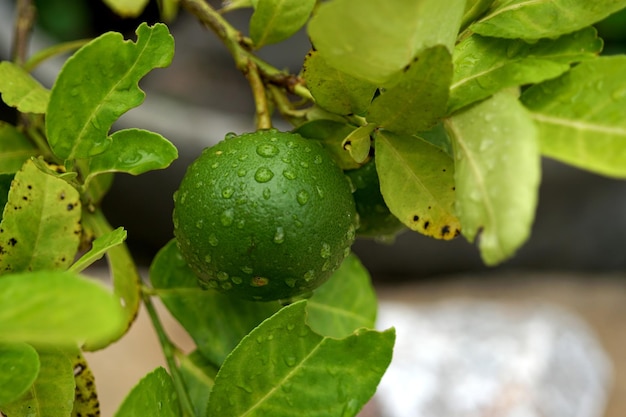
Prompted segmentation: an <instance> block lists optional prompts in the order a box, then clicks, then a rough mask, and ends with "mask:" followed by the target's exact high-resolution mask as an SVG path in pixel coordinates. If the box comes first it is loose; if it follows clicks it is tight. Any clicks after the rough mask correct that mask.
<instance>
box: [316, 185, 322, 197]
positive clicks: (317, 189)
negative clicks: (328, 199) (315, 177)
mask: <svg viewBox="0 0 626 417" xmlns="http://www.w3.org/2000/svg"><path fill="white" fill-rule="evenodd" d="M315 190H316V191H317V195H319V196H320V198H324V190H323V189H322V188H321V187H320V186H319V185H316V186H315Z"/></svg>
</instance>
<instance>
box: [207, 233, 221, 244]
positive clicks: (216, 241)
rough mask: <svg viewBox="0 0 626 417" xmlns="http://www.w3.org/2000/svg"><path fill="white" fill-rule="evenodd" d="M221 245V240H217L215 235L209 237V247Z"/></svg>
mask: <svg viewBox="0 0 626 417" xmlns="http://www.w3.org/2000/svg"><path fill="white" fill-rule="evenodd" d="M219 243H220V241H219V239H218V238H217V236H215V234H214V233H211V234H210V235H209V245H211V246H213V247H215V246H217V245H218V244H219Z"/></svg>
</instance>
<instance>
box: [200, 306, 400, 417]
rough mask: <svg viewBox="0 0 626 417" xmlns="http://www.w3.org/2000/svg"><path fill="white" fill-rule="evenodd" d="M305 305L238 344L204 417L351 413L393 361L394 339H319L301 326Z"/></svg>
mask: <svg viewBox="0 0 626 417" xmlns="http://www.w3.org/2000/svg"><path fill="white" fill-rule="evenodd" d="M305 304H306V301H300V302H296V303H294V304H292V305H289V306H287V307H285V308H283V309H282V310H280V311H279V312H278V313H276V314H275V315H274V316H272V317H271V318H269V319H267V320H266V321H264V322H263V323H262V324H261V325H260V326H259V327H257V328H256V329H254V330H253V331H252V332H251V333H250V334H249V335H248V336H246V337H245V338H244V339H243V340H242V341H241V343H240V344H239V345H238V346H237V348H235V350H234V351H233V353H232V354H231V355H230V356H229V357H228V358H227V359H226V362H224V365H223V366H222V367H221V368H220V371H219V372H218V374H217V378H216V379H215V386H214V387H213V391H212V392H211V397H210V399H209V407H208V413H207V414H208V415H211V416H225V415H227V416H244V415H245V416H248V417H255V416H269V415H271V416H273V417H282V416H285V417H287V416H289V417H291V416H294V415H297V416H300V417H309V416H310V417H313V416H322V415H323V416H340V417H351V416H354V415H356V414H357V412H358V411H359V410H360V409H361V407H362V406H363V404H365V403H366V402H367V400H368V399H369V398H370V397H371V396H372V395H373V394H374V391H375V390H376V386H377V385H378V382H379V381H380V378H381V377H382V375H383V373H384V372H385V370H386V369H387V366H388V365H389V362H390V361H391V354H392V350H393V343H394V340H395V332H394V331H393V329H391V330H387V331H385V332H382V333H381V332H377V331H373V330H369V331H368V330H364V331H360V332H358V333H356V334H354V335H352V336H349V337H347V338H345V339H340V340H337V339H333V338H330V337H323V336H320V335H318V334H316V333H314V332H313V331H311V329H309V327H308V326H307V325H306V324H305V323H304V319H305V308H306V307H305ZM250 364H254V366H250Z"/></svg>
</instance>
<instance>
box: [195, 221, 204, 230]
mask: <svg viewBox="0 0 626 417" xmlns="http://www.w3.org/2000/svg"><path fill="white" fill-rule="evenodd" d="M203 226H204V220H202V219H200V220H198V221H197V222H196V228H197V229H202V227H203Z"/></svg>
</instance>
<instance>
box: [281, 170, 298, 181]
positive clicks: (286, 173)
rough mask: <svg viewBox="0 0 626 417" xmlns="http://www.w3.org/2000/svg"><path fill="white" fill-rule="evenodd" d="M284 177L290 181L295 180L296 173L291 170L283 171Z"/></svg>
mask: <svg viewBox="0 0 626 417" xmlns="http://www.w3.org/2000/svg"><path fill="white" fill-rule="evenodd" d="M283 177H285V178H287V179H288V180H295V179H296V173H295V172H293V171H292V170H290V169H285V170H284V171H283Z"/></svg>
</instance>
